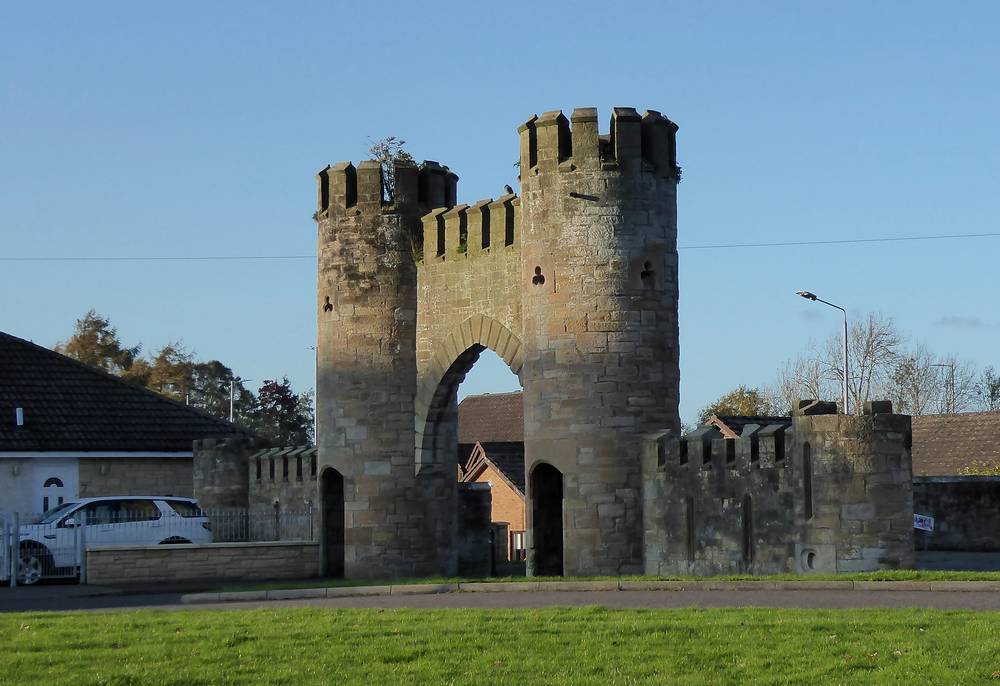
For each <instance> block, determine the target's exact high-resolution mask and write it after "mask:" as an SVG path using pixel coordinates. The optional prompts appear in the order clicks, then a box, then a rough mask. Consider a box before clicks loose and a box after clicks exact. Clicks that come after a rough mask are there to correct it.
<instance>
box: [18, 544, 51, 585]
mask: <svg viewBox="0 0 1000 686" xmlns="http://www.w3.org/2000/svg"><path fill="white" fill-rule="evenodd" d="M51 568H52V555H51V554H50V553H49V551H48V550H46V549H45V546H43V545H40V544H38V543H35V544H29V545H22V546H21V557H20V558H19V559H18V561H17V583H19V584H21V585H22V586H31V585H33V584H37V583H38V582H39V581H41V580H42V576H43V575H44V574H45V570H47V569H51Z"/></svg>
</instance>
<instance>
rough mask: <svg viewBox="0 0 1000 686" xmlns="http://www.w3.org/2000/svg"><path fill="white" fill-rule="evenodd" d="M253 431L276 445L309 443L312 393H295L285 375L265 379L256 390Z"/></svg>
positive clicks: (311, 420) (310, 438)
mask: <svg viewBox="0 0 1000 686" xmlns="http://www.w3.org/2000/svg"><path fill="white" fill-rule="evenodd" d="M257 403H258V404H257V412H256V417H255V421H254V423H253V428H254V430H255V431H256V432H257V433H258V434H259V435H261V436H263V437H264V438H268V439H270V440H272V441H274V442H275V443H277V444H279V445H304V444H307V443H311V442H312V434H313V411H312V393H310V392H306V393H302V394H296V393H295V391H293V390H292V385H291V383H290V382H289V381H288V377H287V376H286V377H283V378H282V380H281V381H277V380H274V379H269V380H267V381H265V382H264V383H263V384H261V387H260V389H258V391H257Z"/></svg>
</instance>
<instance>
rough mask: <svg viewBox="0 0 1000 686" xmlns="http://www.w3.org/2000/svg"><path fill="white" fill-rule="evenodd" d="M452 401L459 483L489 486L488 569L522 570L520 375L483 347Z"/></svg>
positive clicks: (524, 524)
mask: <svg viewBox="0 0 1000 686" xmlns="http://www.w3.org/2000/svg"><path fill="white" fill-rule="evenodd" d="M457 400H458V425H457V426H458V442H457V448H458V475H459V484H460V487H465V488H488V489H489V500H490V505H489V522H488V525H489V530H488V537H489V540H490V543H491V553H490V558H491V559H490V574H491V575H498V576H517V575H522V574H524V573H525V560H526V558H527V545H526V542H527V534H526V529H527V517H526V516H525V490H526V489H525V484H524V406H523V402H522V397H521V382H520V379H518V377H517V375H516V374H514V373H513V372H512V371H511V369H510V367H509V366H508V365H507V363H506V362H505V361H504V360H503V358H501V357H500V356H499V355H497V354H496V353H495V352H493V351H492V350H490V349H489V348H485V349H483V350H482V351H481V352H480V355H479V358H478V360H477V361H476V362H475V364H474V366H473V367H472V368H471V369H470V370H469V373H468V374H467V375H466V376H465V379H464V381H462V382H461V384H459V387H458V389H457ZM467 497H471V496H469V495H468V494H467ZM460 512H461V510H460Z"/></svg>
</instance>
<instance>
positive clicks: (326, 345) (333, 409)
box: [316, 161, 458, 578]
mask: <svg viewBox="0 0 1000 686" xmlns="http://www.w3.org/2000/svg"><path fill="white" fill-rule="evenodd" d="M394 178H395V192H394V197H393V198H391V199H390V200H389V201H384V200H383V178H382V173H381V168H380V165H379V163H378V162H375V161H368V162H362V163H361V164H360V165H358V167H357V168H355V167H354V166H353V165H352V164H351V163H349V162H342V163H339V164H337V165H335V166H333V167H327V168H326V169H324V170H322V171H321V172H319V174H318V185H319V198H318V207H319V209H318V211H317V213H316V220H317V223H318V225H319V226H318V251H317V254H318V255H319V265H318V284H317V285H318V289H317V294H318V304H317V305H318V306H317V311H318V337H317V354H316V366H317V370H316V371H317V374H316V376H317V384H316V385H317V447H318V449H319V459H318V461H319V464H318V470H319V477H320V478H319V488H320V502H321V507H322V513H323V524H322V528H323V531H324V532H325V533H324V536H323V538H322V544H323V550H322V558H323V562H324V570H325V572H326V573H327V574H330V575H334V576H336V575H341V574H343V575H345V576H347V577H352V578H360V577H376V576H383V577H384V576H406V575H421V574H440V573H444V572H448V571H453V570H450V567H449V564H450V561H451V559H452V558H453V557H454V550H453V547H454V546H453V542H452V540H451V536H452V532H453V530H454V528H455V523H454V519H455V497H454V476H453V475H452V477H451V484H450V489H449V488H448V486H449V483H448V479H447V478H444V479H441V478H438V475H435V474H425V475H424V476H422V477H418V475H416V474H415V469H414V429H413V426H414V423H413V415H414V396H415V390H416V342H415V336H416V319H417V313H416V307H417V290H416V288H417V284H416V266H415V265H414V249H413V245H414V242H415V241H419V231H420V226H421V224H420V217H421V215H422V214H423V213H424V212H425V211H426V210H427V209H428V208H431V207H437V206H440V205H447V204H454V202H455V189H456V183H457V180H458V177H457V176H455V175H454V174H452V173H451V172H449V171H448V169H447V168H446V167H441V166H439V165H437V164H436V163H433V162H426V163H424V164H423V165H421V166H420V167H419V168H417V167H416V166H415V165H412V164H397V165H396V167H395V173H394ZM442 481H443V483H441V482H442Z"/></svg>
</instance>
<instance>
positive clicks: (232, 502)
mask: <svg viewBox="0 0 1000 686" xmlns="http://www.w3.org/2000/svg"><path fill="white" fill-rule="evenodd" d="M265 445H266V443H265V442H263V441H260V440H257V439H252V438H226V439H214V438H209V439H205V440H201V441H195V442H194V460H193V463H194V464H193V470H192V471H193V479H194V494H195V497H196V498H197V499H198V502H199V504H200V505H201V506H202V507H203V508H206V509H215V508H223V507H225V508H229V507H233V508H241V507H246V506H247V500H248V497H249V492H250V486H249V479H248V477H247V460H248V458H249V456H250V454H252V453H254V452H257V451H258V450H260V449H261V448H263V447H264V446H265Z"/></svg>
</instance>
